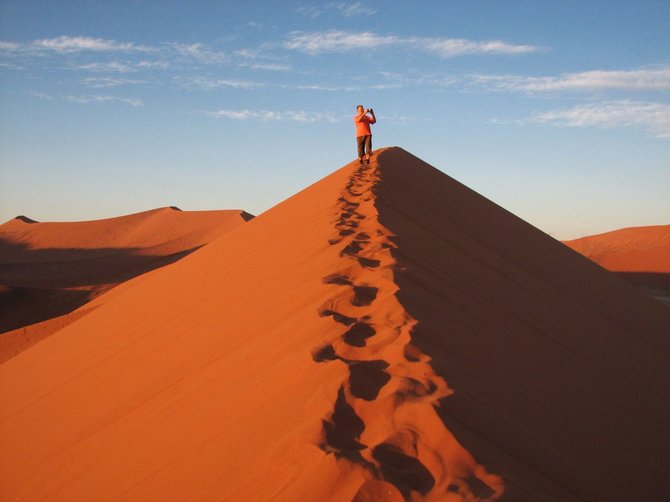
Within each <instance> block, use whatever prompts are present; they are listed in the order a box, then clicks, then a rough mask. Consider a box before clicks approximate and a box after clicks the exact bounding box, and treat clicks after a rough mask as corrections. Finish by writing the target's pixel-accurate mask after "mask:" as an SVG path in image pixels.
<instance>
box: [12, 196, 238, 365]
mask: <svg viewBox="0 0 670 502" xmlns="http://www.w3.org/2000/svg"><path fill="white" fill-rule="evenodd" d="M250 218H251V216H250V215H248V214H246V213H244V212H242V211H237V210H230V211H180V210H178V209H176V208H162V209H155V210H152V211H145V212H142V213H137V214H132V215H129V216H122V217H118V218H109V219H105V220H95V221H83V222H67V223H66V222H64V223H37V222H34V221H32V220H30V219H28V218H25V217H18V218H15V219H14V220H11V221H9V222H7V223H5V224H3V225H0V333H3V335H2V336H0V360H4V359H6V357H8V356H11V355H14V354H15V353H17V352H19V351H20V350H23V349H25V348H26V347H27V346H29V345H30V344H31V343H33V342H35V341H36V340H38V339H41V338H43V337H44V336H45V334H46V335H48V334H49V333H51V332H53V331H55V330H57V329H60V327H62V325H64V324H67V322H68V320H69V319H71V318H73V317H77V315H71V312H73V311H74V310H75V309H77V308H79V307H81V306H82V305H85V304H86V303H88V302H90V301H91V300H92V299H93V298H95V297H97V296H99V295H100V294H102V293H104V292H105V291H108V290H109V289H111V288H113V287H114V286H116V285H117V284H119V283H121V282H123V281H126V280H128V279H130V278H132V277H136V276H138V275H140V274H143V273H146V272H147V271H149V270H153V269H156V268H158V267H162V266H164V265H167V264H170V263H173V262H174V261H176V260H179V259H180V258H182V257H184V256H186V255H187V254H189V253H191V252H193V251H194V250H196V249H198V248H199V247H201V246H203V245H205V244H207V243H208V242H210V241H212V240H214V239H216V238H218V237H220V236H221V235H223V234H224V233H226V232H228V231H229V230H232V229H233V228H236V227H237V226H239V225H241V224H243V223H244V222H245V221H248V220H249V219H250ZM50 320H53V322H50ZM36 323H39V325H35V324H36ZM31 325H32V326H31ZM19 328H22V329H19ZM8 332H9V333H8Z"/></svg>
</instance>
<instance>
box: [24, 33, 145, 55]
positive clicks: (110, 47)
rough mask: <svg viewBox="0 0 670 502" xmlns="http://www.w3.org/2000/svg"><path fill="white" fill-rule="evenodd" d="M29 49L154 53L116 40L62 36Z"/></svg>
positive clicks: (38, 41) (43, 40) (36, 43)
mask: <svg viewBox="0 0 670 502" xmlns="http://www.w3.org/2000/svg"><path fill="white" fill-rule="evenodd" d="M28 48H29V49H36V50H49V51H56V52H81V51H95V52H119V51H120V52H131V51H142V52H147V51H149V52H150V51H152V50H153V49H151V48H149V47H145V46H139V45H136V44H133V43H129V42H117V41H115V40H105V39H102V38H91V37H69V36H60V37H56V38H44V39H41V40H35V41H34V42H33V43H32V44H31V45H30V46H29V47H28Z"/></svg>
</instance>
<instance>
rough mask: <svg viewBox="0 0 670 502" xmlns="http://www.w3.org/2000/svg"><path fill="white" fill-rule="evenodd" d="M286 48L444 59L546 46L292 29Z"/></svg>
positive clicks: (507, 52)
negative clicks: (384, 51) (406, 52)
mask: <svg viewBox="0 0 670 502" xmlns="http://www.w3.org/2000/svg"><path fill="white" fill-rule="evenodd" d="M283 47H284V48H285V49H288V50H295V51H299V52H304V53H307V54H312V55H316V54H323V53H328V52H347V51H352V50H360V49H378V48H383V47H399V48H407V49H413V50H419V51H422V52H428V53H433V54H436V55H438V56H439V57H442V58H451V57H457V56H465V55H474V54H480V55H482V54H497V55H515V54H526V53H531V52H539V51H542V50H544V49H542V48H541V47H536V46H533V45H516V44H510V43H507V42H503V41H500V40H489V41H474V40H467V39H462V38H427V37H404V38H403V37H398V36H395V35H379V34H377V33H372V32H348V31H339V30H331V31H326V32H312V33H306V32H297V31H294V32H291V33H290V34H289V36H288V39H287V40H285V41H284V44H283Z"/></svg>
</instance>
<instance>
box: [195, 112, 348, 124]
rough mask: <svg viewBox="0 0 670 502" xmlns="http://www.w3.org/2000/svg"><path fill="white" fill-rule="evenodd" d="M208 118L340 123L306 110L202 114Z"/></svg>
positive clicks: (331, 117)
mask: <svg viewBox="0 0 670 502" xmlns="http://www.w3.org/2000/svg"><path fill="white" fill-rule="evenodd" d="M202 113H204V114H205V115H207V116H210V117H215V118H225V119H231V120H242V121H248V120H252V121H260V122H279V121H291V122H301V123H308V124H311V123H314V122H328V123H337V122H340V120H339V119H338V118H336V117H335V116H333V115H329V114H326V113H320V112H307V111H304V110H286V111H276V110H249V109H243V110H218V111H213V112H202Z"/></svg>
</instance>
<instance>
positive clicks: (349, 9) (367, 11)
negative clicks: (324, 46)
mask: <svg viewBox="0 0 670 502" xmlns="http://www.w3.org/2000/svg"><path fill="white" fill-rule="evenodd" d="M296 12H297V13H298V14H302V15H303V16H306V17H309V18H310V19H316V18H318V17H320V16H322V15H324V14H328V13H330V12H335V13H336V14H339V15H340V16H343V17H347V18H350V17H357V16H358V17H360V16H366V17H367V16H372V15H373V14H376V13H377V9H373V8H371V7H366V6H365V5H363V4H362V3H361V2H356V3H352V4H349V3H345V2H329V3H327V4H325V5H324V6H322V7H317V6H313V5H312V6H308V7H298V8H297V9H296Z"/></svg>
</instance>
